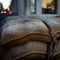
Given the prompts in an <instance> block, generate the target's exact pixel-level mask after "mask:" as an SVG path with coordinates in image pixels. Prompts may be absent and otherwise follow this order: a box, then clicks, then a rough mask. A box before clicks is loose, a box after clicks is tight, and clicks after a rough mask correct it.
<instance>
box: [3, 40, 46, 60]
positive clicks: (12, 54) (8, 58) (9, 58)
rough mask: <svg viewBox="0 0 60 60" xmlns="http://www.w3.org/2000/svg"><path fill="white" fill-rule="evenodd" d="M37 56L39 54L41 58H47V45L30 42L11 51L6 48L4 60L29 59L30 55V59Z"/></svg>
mask: <svg viewBox="0 0 60 60" xmlns="http://www.w3.org/2000/svg"><path fill="white" fill-rule="evenodd" d="M35 54H37V55H38V56H39V57H40V58H43V57H44V58H45V57H46V56H47V55H46V54H47V45H46V44H45V43H42V42H34V41H30V42H28V43H25V44H23V45H19V46H15V47H12V48H10V49H6V48H5V50H4V54H3V58H2V60H16V59H19V58H22V57H24V56H26V57H27V55H29V57H30V56H31V57H30V58H33V56H32V55H35ZM38 56H34V57H38Z"/></svg>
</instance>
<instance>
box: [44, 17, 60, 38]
mask: <svg viewBox="0 0 60 60" xmlns="http://www.w3.org/2000/svg"><path fill="white" fill-rule="evenodd" d="M43 20H44V21H45V23H46V24H47V25H48V27H49V29H50V30H51V35H52V37H53V38H59V37H60V17H43Z"/></svg>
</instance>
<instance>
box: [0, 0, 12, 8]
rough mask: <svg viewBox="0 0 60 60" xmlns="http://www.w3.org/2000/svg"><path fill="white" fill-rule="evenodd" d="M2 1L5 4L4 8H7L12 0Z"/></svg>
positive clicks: (0, 0)
mask: <svg viewBox="0 0 60 60" xmlns="http://www.w3.org/2000/svg"><path fill="white" fill-rule="evenodd" d="M0 2H1V3H2V4H3V8H4V9H7V8H8V7H9V5H10V2H11V0H0Z"/></svg>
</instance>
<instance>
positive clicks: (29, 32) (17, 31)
mask: <svg viewBox="0 0 60 60" xmlns="http://www.w3.org/2000/svg"><path fill="white" fill-rule="evenodd" d="M6 19H7V20H6ZM6 19H5V20H6V22H5V24H4V25H3V27H2V28H3V31H2V36H1V40H0V43H1V45H4V44H7V43H9V42H10V43H12V42H14V41H15V42H16V44H17V43H19V42H20V43H23V42H27V41H32V40H33V41H40V42H45V43H46V42H50V41H51V39H50V35H49V30H48V28H47V27H46V25H45V24H44V23H43V22H42V21H41V20H40V19H31V18H25V19H22V18H19V17H12V18H11V17H8V18H6ZM14 44H15V43H14Z"/></svg>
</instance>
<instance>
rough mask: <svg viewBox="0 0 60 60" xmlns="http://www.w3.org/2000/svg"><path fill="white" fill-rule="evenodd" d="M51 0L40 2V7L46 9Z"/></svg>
mask: <svg viewBox="0 0 60 60" xmlns="http://www.w3.org/2000/svg"><path fill="white" fill-rule="evenodd" d="M52 1H53V0H42V7H43V8H46V7H47V5H46V4H47V3H51V2H52Z"/></svg>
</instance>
